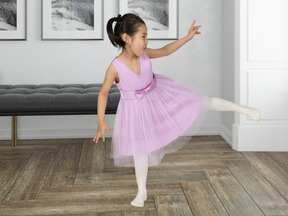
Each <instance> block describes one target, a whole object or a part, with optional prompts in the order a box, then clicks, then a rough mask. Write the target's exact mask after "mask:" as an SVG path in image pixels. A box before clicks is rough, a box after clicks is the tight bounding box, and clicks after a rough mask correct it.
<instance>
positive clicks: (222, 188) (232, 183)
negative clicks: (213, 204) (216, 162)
mask: <svg viewBox="0 0 288 216" xmlns="http://www.w3.org/2000/svg"><path fill="white" fill-rule="evenodd" d="M205 173H206V176H207V178H208V180H209V182H210V183H211V185H212V187H213V188H214V190H215V192H216V194H217V196H218V197H219V199H220V201H221V202H222V204H223V205H224V207H225V209H226V211H227V213H228V214H229V215H239V216H243V215H255V216H256V215H264V214H263V213H262V212H261V210H260V209H259V207H258V206H257V205H256V204H255V203H254V201H253V200H252V199H251V197H250V196H249V195H248V194H247V192H246V191H245V190H244V189H243V187H242V186H241V185H240V183H239V182H238V181H237V179H236V178H235V177H234V176H233V175H232V174H231V173H230V172H229V171H228V170H220V171H212V170H207V171H205Z"/></svg>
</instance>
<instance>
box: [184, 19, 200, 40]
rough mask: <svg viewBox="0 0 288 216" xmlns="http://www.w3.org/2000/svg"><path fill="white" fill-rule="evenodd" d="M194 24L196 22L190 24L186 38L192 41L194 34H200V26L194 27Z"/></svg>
mask: <svg viewBox="0 0 288 216" xmlns="http://www.w3.org/2000/svg"><path fill="white" fill-rule="evenodd" d="M195 22H196V21H195V20H194V22H193V23H192V26H191V28H190V30H189V32H188V34H187V37H188V38H189V40H192V39H193V37H194V35H195V34H201V32H199V31H198V30H199V28H200V27H201V25H198V26H194V25H195Z"/></svg>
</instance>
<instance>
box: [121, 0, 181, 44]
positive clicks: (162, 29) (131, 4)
mask: <svg viewBox="0 0 288 216" xmlns="http://www.w3.org/2000/svg"><path fill="white" fill-rule="evenodd" d="M119 13H120V14H121V15H124V14H125V13H134V14H136V15H138V16H140V17H141V18H142V19H143V20H144V22H145V23H146V25H147V28H148V36H147V38H148V39H162V40H163V39H178V1H177V0H119Z"/></svg>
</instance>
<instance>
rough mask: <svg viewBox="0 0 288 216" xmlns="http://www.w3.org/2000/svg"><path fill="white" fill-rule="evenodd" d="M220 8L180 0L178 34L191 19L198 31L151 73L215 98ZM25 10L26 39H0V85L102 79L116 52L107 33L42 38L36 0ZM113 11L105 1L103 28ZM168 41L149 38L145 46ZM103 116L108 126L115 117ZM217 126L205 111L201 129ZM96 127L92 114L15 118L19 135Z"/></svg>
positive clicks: (5, 130)
mask: <svg viewBox="0 0 288 216" xmlns="http://www.w3.org/2000/svg"><path fill="white" fill-rule="evenodd" d="M221 6H222V4H221V0H217V1H215V0H179V36H180V37H183V36H184V35H185V34H186V33H187V32H188V29H189V28H190V25H191V24H192V22H193V20H194V19H196V24H201V25H202V28H201V32H202V35H200V36H196V37H195V38H194V39H193V41H191V42H190V43H189V44H187V45H186V46H185V47H183V48H182V49H181V50H180V51H177V52H176V53H174V54H173V55H171V56H169V57H166V58H162V59H157V60H153V68H154V72H155V73H160V74H164V75H167V76H169V77H171V78H173V79H174V80H176V81H177V82H180V83H183V84H189V85H192V86H196V87H199V88H201V89H203V90H205V91H207V93H208V95H210V96H217V97H220V96H221V67H222V62H221V41H222V38H221V18H222V17H221V11H222V9H221ZM27 13H28V15H27V16H28V17H27V41H0V61H1V64H0V84H19V83H24V84H25V83H26V84H43V83H60V84H62V83H95V82H102V81H103V79H104V75H105V71H106V68H107V67H108V65H109V64H110V62H111V61H112V60H113V58H114V57H115V56H116V55H117V54H118V52H117V49H116V48H114V47H113V46H112V45H111V44H110V42H109V40H108V38H107V35H106V33H105V38H104V40H101V41H41V1H39V0H27ZM117 14H118V0H109V1H104V23H105V24H104V29H105V27H106V22H107V21H108V19H109V18H110V17H112V16H116V15H117ZM168 42H171V41H149V46H150V47H152V48H156V47H161V46H163V45H165V44H166V43H168ZM105 119H106V121H107V124H108V125H109V126H111V128H112V130H113V123H114V116H113V115H112V116H106V117H105ZM220 124H221V115H220V113H217V112H209V113H208V115H207V118H206V119H205V121H204V123H203V127H202V130H201V131H200V133H201V134H219V126H220ZM193 127H194V125H193ZM191 128H192V127H191ZM191 128H190V129H191ZM96 129H97V116H96V115H95V116H91V115H90V116H56V117H51V116H48V117H47V116H35V117H19V137H20V139H21V138H22V139H24V138H25V139H26V138H29V139H33V138H65V137H92V136H94V133H95V132H96ZM190 129H188V130H187V132H186V133H185V134H184V135H189V131H190ZM107 136H111V133H109V132H108V133H107ZM9 138H10V118H9V117H0V139H9Z"/></svg>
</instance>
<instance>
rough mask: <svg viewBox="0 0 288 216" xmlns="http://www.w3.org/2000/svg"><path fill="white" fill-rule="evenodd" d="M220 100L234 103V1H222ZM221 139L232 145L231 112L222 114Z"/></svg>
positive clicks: (232, 118) (232, 119)
mask: <svg viewBox="0 0 288 216" xmlns="http://www.w3.org/2000/svg"><path fill="white" fill-rule="evenodd" d="M221 86H222V98H223V99H226V100H229V101H234V0H222V85H221ZM221 114H222V125H221V135H222V137H223V138H224V139H225V140H226V141H227V142H228V143H229V144H230V145H232V124H233V123H234V113H233V112H222V113H221Z"/></svg>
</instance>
